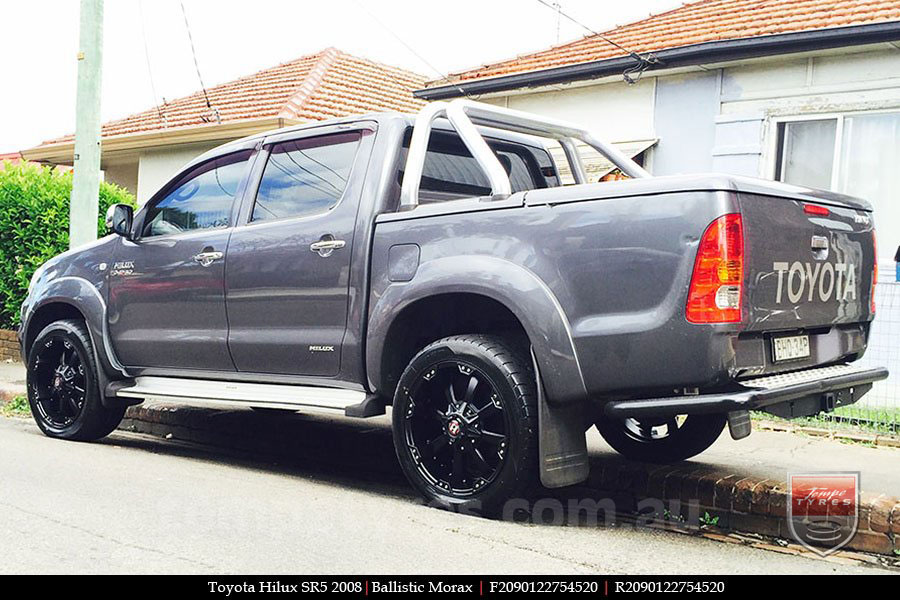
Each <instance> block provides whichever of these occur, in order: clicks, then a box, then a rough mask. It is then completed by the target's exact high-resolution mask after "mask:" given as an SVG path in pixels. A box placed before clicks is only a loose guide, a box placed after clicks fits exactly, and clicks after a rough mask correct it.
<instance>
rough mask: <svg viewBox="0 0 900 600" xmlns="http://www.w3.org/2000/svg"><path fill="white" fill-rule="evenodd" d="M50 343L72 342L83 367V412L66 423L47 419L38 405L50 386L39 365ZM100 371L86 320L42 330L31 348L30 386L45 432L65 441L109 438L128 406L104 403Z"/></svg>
mask: <svg viewBox="0 0 900 600" xmlns="http://www.w3.org/2000/svg"><path fill="white" fill-rule="evenodd" d="M48 343H50V344H60V343H61V344H65V343H68V344H70V345H71V349H70V350H68V351H69V352H72V351H74V352H75V353H76V354H77V359H78V363H77V364H78V365H80V366H81V367H82V369H81V376H82V377H83V383H84V388H83V389H84V398H83V400H82V402H81V408H80V412H79V413H78V415H77V416H76V417H74V418H73V420H72V422H71V423H67V424H64V425H61V424H59V423H54V422H53V421H52V420H51V419H48V418H46V417H45V416H44V415H45V414H46V409H45V410H43V411H42V410H41V408H40V407H39V406H38V403H39V402H38V394H39V392H38V390H39V389H43V388H44V387H45V386H47V385H48V382H47V381H41V380H39V379H40V378H41V377H46V369H45V368H44V367H43V366H41V367H39V366H38V363H39V362H40V361H41V358H40V357H41V349H42V348H45V347H46V345H47V344H48ZM70 356H71V355H70ZM97 372H98V371H97V361H96V359H95V355H94V348H93V344H92V343H91V337H90V335H89V333H88V331H87V327H86V326H85V323H84V321H80V320H75V319H66V320H62V321H55V322H53V323H50V324H49V325H47V326H46V327H45V328H44V329H43V330H41V332H40V333H39V334H38V335H37V338H35V340H34V343H33V344H32V345H31V348H29V349H28V369H27V387H28V404H29V405H30V407H31V414H32V416H33V417H34V420H35V422H36V423H37V426H38V427H39V428H40V430H41V431H42V432H44V434H45V435H47V436H49V437H53V438H60V439H65V440H79V441H93V440H98V439H100V438H103V437H106V436H107V435H109V434H110V433H111V432H112V431H113V430H115V429H116V427H118V426H119V423H121V422H122V418H123V417H124V415H125V407H124V406H121V407H114V408H111V407H106V406H104V405H103V402H102V399H101V394H100V387H99V384H98V377H97Z"/></svg>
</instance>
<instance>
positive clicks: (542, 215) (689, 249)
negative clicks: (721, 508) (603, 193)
mask: <svg viewBox="0 0 900 600" xmlns="http://www.w3.org/2000/svg"><path fill="white" fill-rule="evenodd" d="M562 192H563V190H535V191H531V192H528V196H527V203H526V204H525V205H524V206H523V205H522V204H521V203H518V204H516V203H515V202H507V204H506V205H505V206H504V207H502V208H493V209H488V208H489V207H490V203H482V207H481V208H479V207H478V205H477V204H472V202H475V203H477V202H478V201H477V200H476V201H468V200H466V201H458V202H448V203H445V205H442V208H440V209H437V210H435V207H433V206H431V207H427V209H428V210H429V212H428V213H427V216H419V215H417V214H416V213H418V212H419V211H420V210H421V209H422V208H423V207H420V208H419V209H416V210H415V211H411V212H410V213H408V214H407V215H402V214H400V215H391V216H390V217H389V218H388V219H382V220H381V221H379V223H378V224H377V225H376V235H375V237H374V244H373V253H372V288H371V289H372V302H371V304H370V316H372V313H373V311H375V310H377V306H378V303H379V300H380V299H382V298H384V297H386V296H387V295H390V296H391V297H394V298H402V296H403V289H402V288H403V287H404V286H407V287H410V288H411V287H413V285H414V282H415V280H416V276H418V275H416V276H414V277H413V278H412V280H411V281H409V282H392V281H390V277H389V274H388V256H389V253H390V250H391V248H392V247H393V246H396V245H399V244H416V245H418V246H419V248H420V259H419V270H418V272H422V271H423V268H424V267H425V265H427V264H428V263H429V262H433V261H442V263H443V264H444V265H452V264H458V265H464V264H465V262H466V261H467V260H472V259H474V258H476V257H490V258H493V259H500V260H503V261H506V262H507V263H509V264H510V265H513V267H514V268H521V269H525V270H527V271H528V272H529V273H531V274H533V275H534V277H535V278H537V279H538V280H540V281H541V282H543V284H544V286H545V287H546V289H547V290H549V291H550V292H551V293H552V295H553V297H554V298H555V301H556V302H557V303H558V307H559V309H560V311H561V312H562V314H563V315H564V319H565V321H566V322H567V327H566V330H567V331H566V333H567V335H568V336H570V338H571V342H572V346H573V348H574V354H575V356H573V357H572V360H573V361H574V362H575V363H577V364H578V365H579V369H580V373H581V376H582V379H583V388H582V392H581V393H582V394H584V393H585V391H586V393H587V395H589V396H600V395H604V394H609V393H610V392H614V391H615V390H632V391H633V390H635V389H639V388H658V387H660V386H672V387H674V386H678V385H701V384H707V383H710V382H712V381H715V380H717V379H721V378H724V377H725V376H726V375H727V370H728V369H729V368H730V366H731V365H732V364H733V362H734V351H733V349H732V348H731V346H730V344H731V342H730V336H731V335H732V334H733V333H734V331H735V327H734V326H695V325H691V324H689V323H687V321H686V320H685V318H684V302H685V298H686V295H687V288H688V285H689V282H690V275H691V271H692V268H693V261H694V255H695V253H696V247H697V243H698V239H699V237H700V235H701V234H702V232H703V231H704V229H705V227H706V226H707V225H708V224H709V223H710V222H711V221H712V220H713V219H715V218H716V217H718V216H719V215H721V214H725V213H727V212H730V211H733V210H736V198H735V195H734V194H733V193H730V192H703V191H699V192H697V191H692V192H671V193H659V194H646V195H642V196H639V197H634V196H630V197H617V198H605V199H596V200H591V199H583V198H577V199H565V198H563V196H564V195H565V194H564V193H562ZM569 195H570V196H571V194H569ZM576 200H577V201H576ZM465 203H469V204H465ZM444 207H446V208H444ZM441 210H444V211H446V212H444V213H443V214H442V213H441V212H440V211H441ZM446 259H456V260H454V261H447V260H446ZM511 270H512V269H511ZM450 275H452V273H451V274H450ZM450 280H452V277H448V278H447V279H446V281H450ZM460 283H461V284H466V283H467V282H465V281H461V282H460ZM504 283H505V282H504V281H502V276H501V277H498V278H497V281H496V282H495V285H497V286H502V285H504ZM398 286H399V288H400V289H398ZM509 301H510V302H516V301H517V300H516V298H515V296H512V297H511V298H510V300H509ZM509 308H510V309H511V310H512V311H513V312H514V313H516V314H517V316H519V317H520V320H522V321H523V324H525V326H526V329H529V330H533V331H541V330H543V329H544V328H543V327H542V321H546V320H547V319H549V318H552V317H553V315H550V314H547V313H549V312H550V311H549V310H546V311H537V312H529V311H527V310H522V309H521V308H518V307H513V306H510V307H509ZM549 351H550V353H551V354H554V353H555V354H559V355H562V356H565V354H566V348H550V350H549ZM369 365H370V367H371V365H372V363H371V362H369ZM541 367H542V375H543V376H544V378H545V381H546V380H548V379H551V378H553V377H556V376H561V375H560V373H562V372H563V371H558V372H556V373H554V372H550V373H547V372H545V371H546V369H545V368H544V365H543V364H542V365H541ZM547 383H548V388H551V387H552V388H555V389H558V390H569V389H570V388H572V387H573V386H574V385H575V382H568V381H561V382H553V381H547ZM584 388H586V390H584Z"/></svg>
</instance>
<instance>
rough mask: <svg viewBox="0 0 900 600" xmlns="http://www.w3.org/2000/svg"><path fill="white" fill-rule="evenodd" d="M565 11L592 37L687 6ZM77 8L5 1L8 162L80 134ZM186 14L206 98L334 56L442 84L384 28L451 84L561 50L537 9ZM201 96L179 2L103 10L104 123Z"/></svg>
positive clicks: (665, 1)
mask: <svg viewBox="0 0 900 600" xmlns="http://www.w3.org/2000/svg"><path fill="white" fill-rule="evenodd" d="M559 3H560V5H561V6H562V9H563V11H565V12H567V13H569V14H570V15H571V16H573V17H575V18H576V19H578V20H579V21H580V22H582V23H584V24H585V25H587V26H589V27H591V28H593V29H594V30H596V31H602V30H605V29H609V28H611V27H614V26H616V25H620V24H624V23H627V22H630V21H634V20H638V19H641V18H644V17H646V16H647V15H649V14H651V13H660V12H664V11H666V10H670V9H672V8H675V7H678V6H680V5H681V4H682V2H681V1H679V0H631V1H629V2H622V1H621V0H559ZM79 4H80V3H79V2H78V0H30V1H24V2H23V1H10V0H3V3H2V15H0V44H2V46H0V47H2V48H3V57H4V60H3V83H2V86H0V152H12V151H17V150H21V149H24V148H29V147H31V146H35V145H37V144H39V143H40V142H41V141H43V140H46V139H50V138H54V137H57V136H60V135H64V134H67V133H71V132H73V131H74V130H75V84H76V73H77V63H76V53H77V50H78V24H79ZM184 5H185V9H186V11H187V16H188V20H189V22H190V26H191V30H192V33H193V37H194V44H195V46H196V49H197V59H198V61H199V64H200V72H201V75H202V76H203V79H204V83H205V84H206V86H207V87H210V86H213V85H215V84H218V83H223V82H226V81H229V80H232V79H235V78H237V77H240V76H242V75H247V74H250V73H253V72H255V71H258V70H260V69H265V68H267V67H270V66H273V65H276V64H278V63H281V62H285V61H289V60H293V59H295V58H297V57H300V56H303V55H305V54H311V53H314V52H317V51H319V50H321V49H322V48H325V47H328V46H335V47H337V48H340V49H341V50H344V51H346V52H350V53H352V54H356V55H359V56H364V57H367V58H371V59H373V60H378V61H381V62H385V63H389V64H393V65H397V66H401V67H405V68H408V69H411V70H414V71H417V72H419V73H422V74H423V75H427V76H430V77H434V78H437V74H436V73H435V72H434V71H433V70H432V69H431V68H429V66H428V65H426V64H424V63H423V62H422V61H421V60H419V59H418V58H417V57H416V56H415V55H414V54H413V53H411V52H410V50H408V49H407V48H406V47H404V45H403V44H401V43H400V42H399V41H398V40H397V39H396V38H395V37H394V35H393V34H392V33H391V32H390V31H388V30H387V29H385V27H383V26H382V25H381V24H379V22H378V21H381V22H382V23H383V24H384V25H386V26H387V27H389V28H390V29H391V30H392V31H393V32H394V33H396V35H397V36H399V37H400V38H402V39H403V41H404V42H405V43H406V44H407V45H409V46H410V47H412V48H413V49H414V50H415V51H416V53H418V54H419V55H421V56H422V57H423V58H425V60H427V61H428V62H429V63H430V64H431V65H433V66H434V67H435V68H437V69H438V70H440V71H441V72H443V73H447V72H450V71H457V70H461V69H466V68H469V67H474V66H478V65H480V64H483V63H486V62H492V61H496V60H501V59H504V58H509V57H512V56H515V55H517V54H523V53H528V52H532V51H535V50H540V49H543V48H546V47H548V46H550V45H553V44H555V43H556V41H557V18H556V14H555V12H553V11H551V10H549V9H547V8H546V7H544V6H542V5H541V4H540V3H538V2H537V0H452V1H450V2H447V1H440V2H438V1H430V0H326V1H324V2H323V1H321V0H293V1H290V0H253V1H247V0H243V1H237V0H184ZM367 11H370V12H367ZM370 13H374V14H375V15H377V20H376V19H375V18H373V16H372V14H370ZM559 30H560V31H559V39H560V40H561V41H562V42H565V41H569V40H572V39H576V38H579V37H582V36H583V35H584V34H586V33H587V32H586V31H585V30H584V29H582V28H580V27H578V26H576V25H574V24H572V23H570V22H568V21H566V20H565V19H562V22H561V23H560V28H559ZM145 34H146V35H145ZM145 40H146V46H147V51H146V52H145V44H144V42H145ZM147 54H149V62H150V68H149V69H148V65H147V63H148V61H147ZM151 72H152V78H153V86H152V87H151V75H150V74H151ZM154 88H155V90H156V98H155V99H154V93H153V89H154ZM199 88H200V86H199V83H198V80H197V73H196V71H195V70H194V63H193V59H192V57H191V49H190V45H189V42H188V38H187V33H186V30H185V25H184V18H183V16H182V13H181V4H180V2H179V0H106V2H105V18H104V64H103V93H102V108H101V111H102V117H103V121H108V120H110V119H114V118H118V117H123V116H126V115H129V114H132V113H135V112H139V111H142V110H144V109H147V108H150V107H152V106H153V105H154V103H155V101H159V100H161V99H162V98H169V99H172V98H177V97H180V96H184V95H186V94H190V93H191V92H194V91H196V90H198V89H199Z"/></svg>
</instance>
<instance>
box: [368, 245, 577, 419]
mask: <svg viewBox="0 0 900 600" xmlns="http://www.w3.org/2000/svg"><path fill="white" fill-rule="evenodd" d="M451 294H460V295H463V296H462V297H465V298H470V297H473V296H475V297H482V298H486V299H487V300H490V301H493V302H494V303H495V304H496V305H499V306H501V307H503V308H504V309H505V312H506V313H508V314H511V315H513V316H514V318H515V320H516V321H517V322H518V324H519V326H520V327H521V329H522V330H523V331H524V332H526V334H527V338H528V341H529V343H530V345H531V346H532V347H533V348H534V352H535V356H536V358H537V362H538V365H539V367H540V370H541V375H542V379H543V383H544V387H545V388H546V390H547V395H548V398H550V399H551V401H553V402H559V403H576V402H582V401H584V400H585V399H586V398H587V389H586V387H585V384H584V379H583V377H582V373H581V369H580V366H579V364H578V357H577V353H576V348H575V340H574V337H573V334H572V331H571V328H570V324H569V321H568V318H567V316H566V314H565V312H564V310H563V308H562V306H561V305H560V302H559V301H558V299H557V298H556V296H555V294H554V293H553V291H552V290H551V289H550V288H549V287H548V286H547V285H546V284H545V283H544V282H543V281H542V280H541V279H540V277H538V275H536V274H535V273H534V272H532V271H531V270H529V269H527V268H525V267H523V266H521V265H519V264H516V263H513V262H511V261H509V260H506V259H503V258H498V257H493V256H483V255H479V256H449V257H443V258H438V259H433V260H430V261H426V262H423V263H422V264H421V265H419V268H418V270H417V271H416V274H415V276H414V278H413V279H412V280H411V281H409V282H405V283H401V284H397V285H388V286H387V288H385V289H384V290H383V291H379V293H378V295H377V298H378V300H377V302H376V303H375V304H374V305H373V306H372V308H371V310H370V313H369V320H368V330H367V343H366V371H367V375H368V380H369V385H370V388H371V389H373V390H376V391H378V392H379V393H384V392H387V394H388V395H390V394H391V393H392V390H393V384H396V380H394V381H393V384H387V385H386V381H387V380H388V378H389V376H390V375H391V374H393V373H395V372H396V371H395V369H394V368H392V367H394V366H395V365H394V364H393V362H392V360H391V359H389V358H388V359H386V357H385V354H390V353H392V352H393V342H394V341H396V340H395V339H394V340H393V341H389V335H390V333H391V330H392V329H393V328H394V326H395V324H396V323H398V322H402V321H398V319H400V317H401V315H402V314H403V313H404V311H405V310H406V309H407V308H408V307H410V306H412V305H414V304H416V303H418V302H420V301H423V300H427V299H428V298H431V297H435V296H447V295H451ZM435 316H436V315H434V314H431V315H429V317H430V318H429V319H427V320H428V321H431V320H434V319H435ZM437 316H438V318H440V316H439V315H437ZM460 333H473V334H474V333H494V331H492V330H482V331H479V330H473V329H471V328H469V329H464V330H450V331H448V332H447V333H446V334H445V335H455V334H460ZM439 338H440V336H438V337H434V338H433V339H431V340H425V343H426V344H427V343H429V342H431V341H434V340H435V339H439ZM423 346H424V344H423V345H422V346H420V347H419V348H417V350H418V349H421V347H423ZM411 356H412V355H410V356H409V357H406V358H411ZM394 360H399V359H394ZM385 369H387V370H385ZM401 371H402V368H401Z"/></svg>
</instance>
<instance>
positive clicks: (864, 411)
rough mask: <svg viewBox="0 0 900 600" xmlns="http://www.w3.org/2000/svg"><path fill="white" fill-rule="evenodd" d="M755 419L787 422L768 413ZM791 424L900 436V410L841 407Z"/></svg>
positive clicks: (756, 416)
mask: <svg viewBox="0 0 900 600" xmlns="http://www.w3.org/2000/svg"><path fill="white" fill-rule="evenodd" d="M753 416H754V418H757V419H764V420H768V421H780V422H787V420H786V419H781V418H779V417H776V416H775V415H770V414H769V413H766V412H754V413H753ZM790 422H791V423H794V424H796V425H801V426H809V427H829V428H834V429H840V430H845V431H860V432H864V433H882V434H889V435H900V408H895V407H870V406H857V405H850V406H840V407H838V408H836V409H835V410H834V412H831V413H820V414H818V415H816V416H814V417H801V418H799V419H791V420H790Z"/></svg>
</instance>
